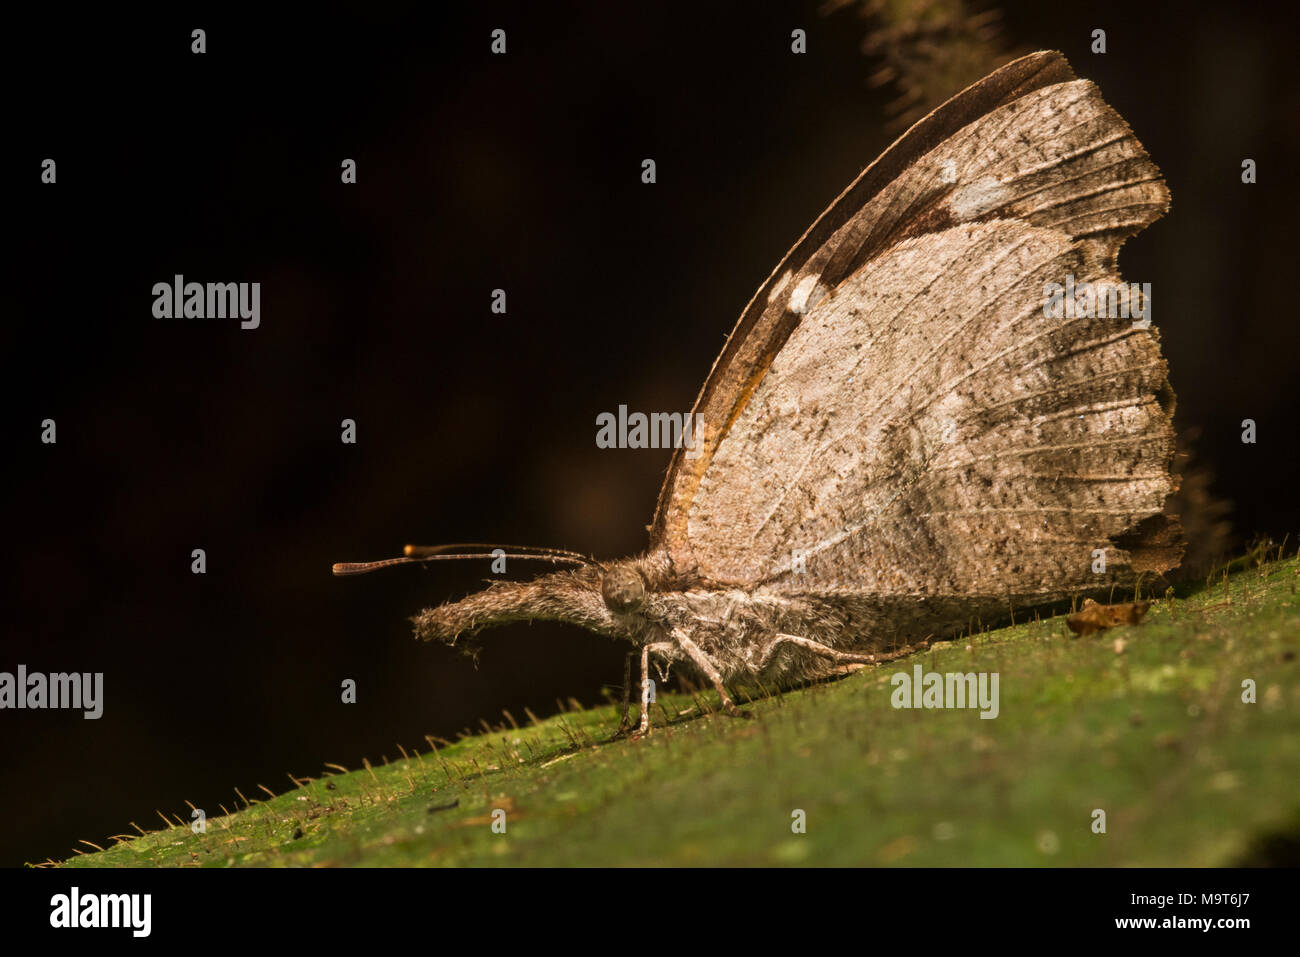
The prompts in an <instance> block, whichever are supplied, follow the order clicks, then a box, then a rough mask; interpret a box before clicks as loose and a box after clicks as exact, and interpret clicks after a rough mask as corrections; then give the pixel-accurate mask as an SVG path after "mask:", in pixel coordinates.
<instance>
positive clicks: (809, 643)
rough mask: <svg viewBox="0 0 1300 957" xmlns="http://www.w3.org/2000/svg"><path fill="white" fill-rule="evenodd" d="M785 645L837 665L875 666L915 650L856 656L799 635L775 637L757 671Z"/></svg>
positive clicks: (759, 662) (761, 659) (779, 635)
mask: <svg viewBox="0 0 1300 957" xmlns="http://www.w3.org/2000/svg"><path fill="white" fill-rule="evenodd" d="M783 644H790V645H798V646H799V647H800V648H807V649H808V650H809V651H811V652H812V653H813V654H816V655H821V656H822V657H823V658H829V659H830V660H831V661H834V662H835V663H836V664H840V665H852V664H860V665H874V664H880V663H881V662H885V661H892V660H893V659H895V658H901V657H903V655H910V654H911V653H912V652H913V651H914V650H915V649H914V648H912V646H910V645H908V646H906V647H904V648H901V649H898V650H896V651H889V652H882V653H880V654H872V655H856V654H853V653H852V652H848V651H840V650H838V649H836V648H832V647H831V646H830V645H823V644H822V643H821V642H820V641H813V640H812V639H811V638H801V637H800V636H798V635H783V634H777V635H775V636H774V637H773V638H772V640H771V642H769V643H768V646H767V647H766V648H764V649H763V655H762V657H761V658H759V660H758V664H756V665H755V666H754V670H755V671H762V670H763V669H764V668H766V667H767V666H768V665H769V664H771V662H772V656H773V655H775V654H776V651H777V648H779V647H780V646H781V645H783Z"/></svg>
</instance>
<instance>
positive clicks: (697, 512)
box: [653, 53, 1178, 597]
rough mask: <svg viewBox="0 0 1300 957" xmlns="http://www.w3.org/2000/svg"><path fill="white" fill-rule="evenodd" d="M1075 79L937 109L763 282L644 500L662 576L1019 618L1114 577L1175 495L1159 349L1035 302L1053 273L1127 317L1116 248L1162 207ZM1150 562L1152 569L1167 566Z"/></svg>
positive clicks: (972, 93)
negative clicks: (659, 483) (683, 447)
mask: <svg viewBox="0 0 1300 957" xmlns="http://www.w3.org/2000/svg"><path fill="white" fill-rule="evenodd" d="M1072 76H1073V74H1072V73H1071V72H1070V70H1069V66H1068V64H1067V63H1066V62H1065V60H1064V58H1063V57H1061V56H1060V55H1059V54H1050V53H1044V54H1035V55H1033V56H1031V57H1026V58H1024V59H1022V60H1018V61H1016V62H1015V63H1012V64H1009V65H1008V66H1007V67H1004V68H1003V69H1002V70H999V71H997V72H995V73H994V74H992V75H990V76H989V77H987V78H986V79H985V80H983V81H981V82H980V83H978V84H976V85H975V86H973V87H971V88H970V89H968V90H967V91H965V92H964V93H962V94H960V95H959V96H958V97H956V98H954V99H953V100H951V101H949V102H948V103H947V104H945V105H944V106H942V107H940V108H939V109H938V110H936V111H935V112H934V113H933V114H931V115H930V116H929V117H927V118H926V119H925V120H923V121H922V122H921V123H919V124H917V126H916V127H913V129H912V130H911V131H909V133H908V134H906V135H905V136H904V137H903V138H902V139H900V140H899V141H898V142H897V143H895V145H894V146H893V147H891V148H890V150H889V151H887V152H886V153H885V154H884V155H883V156H882V157H881V158H880V159H879V160H877V161H876V163H874V164H872V166H871V167H869V168H868V169H867V170H866V171H864V173H863V174H862V176H861V177H859V179H858V180H857V181H855V183H854V185H853V186H851V187H850V188H849V189H848V190H846V191H845V193H844V194H842V195H841V197H840V198H839V199H838V200H837V201H836V203H835V205H833V206H832V207H831V209H830V210H828V211H827V212H826V213H825V214H823V216H822V217H821V218H820V219H819V220H818V222H817V223H816V224H814V226H813V227H812V229H810V230H809V232H808V234H807V235H805V237H804V238H803V239H802V240H801V241H800V243H799V244H798V245H796V247H795V249H794V250H792V251H791V253H790V254H789V255H788V256H787V257H786V259H785V260H784V261H783V263H782V264H781V265H780V266H778V268H777V270H776V271H775V272H774V273H773V275H772V277H771V278H769V280H768V281H767V283H765V284H764V286H763V287H762V288H761V289H760V290H759V292H758V294H757V295H756V296H755V298H754V300H752V301H751V303H750V305H749V306H748V307H747V308H746V310H745V312H744V313H743V314H742V317H741V320H740V322H739V323H738V325H737V328H736V330H735V331H733V333H732V337H731V339H730V340H729V342H728V345H727V348H726V349H725V350H724V352H723V354H722V355H721V356H720V357H719V359H718V361H717V362H716V363H715V365H714V369H713V372H712V373H711V375H710V377H709V380H708V382H707V383H706V384H705V387H704V390H703V391H702V393H701V396H700V399H699V401H698V402H697V405H696V412H697V413H699V414H700V416H701V419H702V428H701V430H700V441H699V447H698V453H699V454H698V457H695V458H693V459H690V458H686V457H685V456H683V455H681V454H680V452H679V454H678V455H677V456H676V457H675V458H674V462H673V465H672V467H671V468H670V471H669V475H668V478H667V480H666V482H665V485H664V490H663V492H662V493H661V498H660V507H659V512H658V514H657V516H656V522H655V525H654V526H653V533H654V535H653V539H654V541H653V544H654V545H657V546H662V547H663V548H664V549H666V550H667V552H668V554H669V556H670V558H671V559H672V561H673V563H674V565H675V566H676V567H677V568H678V569H679V570H683V571H685V570H689V571H691V572H692V573H694V574H697V575H700V576H702V577H704V578H706V579H709V580H712V581H715V582H720V583H737V584H747V585H752V584H755V583H767V584H769V585H770V586H772V587H776V588H784V587H788V588H790V589H791V590H799V591H822V592H825V591H836V590H841V589H844V590H852V591H855V592H857V593H859V594H861V593H867V594H931V595H963V594H971V595H989V594H998V595H1016V596H1020V597H1025V596H1033V595H1057V594H1061V593H1064V592H1065V591H1066V590H1068V589H1070V588H1072V587H1082V586H1095V585H1098V584H1103V583H1104V582H1105V581H1109V580H1126V576H1130V577H1131V572H1132V568H1133V566H1134V564H1135V560H1136V558H1137V554H1138V552H1137V550H1135V549H1133V548H1126V547H1123V546H1124V545H1125V544H1127V545H1132V544H1133V543H1146V542H1147V541H1148V540H1149V539H1151V538H1152V537H1153V535H1154V534H1155V532H1156V531H1158V529H1156V528H1155V525H1158V524H1159V519H1158V516H1159V513H1160V511H1161V508H1162V507H1163V504H1164V501H1165V498H1166V497H1167V496H1168V494H1169V493H1170V492H1171V491H1172V489H1173V480H1172V479H1171V477H1170V475H1169V465H1170V462H1171V459H1172V454H1173V432H1172V426H1171V424H1170V414H1171V410H1172V393H1171V392H1170V391H1169V389H1168V385H1167V382H1166V378H1165V365H1164V361H1163V359H1162V358H1161V356H1160V352H1159V344H1158V338H1157V336H1156V334H1155V332H1154V331H1153V330H1151V329H1149V328H1146V329H1144V328H1139V327H1135V326H1134V324H1133V323H1132V321H1131V320H1124V321H1118V320H1115V319H1093V318H1087V317H1072V318H1059V319H1048V318H1047V317H1046V316H1045V315H1044V310H1043V305H1044V298H1045V289H1046V287H1047V284H1049V283H1063V282H1065V280H1066V277H1067V276H1070V277H1073V281H1074V282H1075V283H1076V284H1082V283H1084V282H1091V283H1094V284H1097V287H1098V288H1101V289H1103V290H1105V289H1108V288H1113V289H1115V290H1116V299H1117V302H1118V301H1123V302H1125V303H1126V304H1130V300H1129V299H1128V298H1127V297H1126V296H1122V295H1120V294H1119V290H1120V288H1121V287H1120V285H1119V284H1120V280H1119V276H1118V273H1117V271H1116V267H1115V257H1116V253H1117V251H1118V248H1119V246H1120V244H1121V243H1122V242H1123V240H1124V239H1126V238H1127V237H1128V236H1130V235H1132V234H1133V233H1135V232H1137V231H1139V230H1140V229H1142V228H1143V227H1145V226H1146V225H1147V224H1148V223H1150V222H1152V221H1153V220H1154V219H1156V218H1157V217H1158V216H1160V215H1161V214H1162V213H1163V212H1164V211H1165V210H1166V209H1167V208H1168V192H1167V190H1166V189H1165V186H1164V183H1163V181H1162V180H1161V178H1160V174H1159V171H1158V170H1156V168H1155V167H1154V165H1153V164H1152V163H1151V162H1150V160H1149V158H1148V157H1147V155H1146V153H1145V152H1144V151H1143V149H1142V147H1141V145H1140V144H1139V143H1138V142H1137V140H1136V138H1134V137H1133V134H1132V132H1131V131H1130V130H1129V129H1128V127H1127V125H1125V123H1124V121H1123V120H1122V119H1121V118H1120V117H1119V116H1118V115H1117V114H1116V113H1115V112H1114V111H1113V110H1111V109H1110V108H1109V107H1108V106H1107V105H1106V104H1105V103H1104V101H1103V100H1102V99H1101V96H1100V94H1099V92H1098V91H1097V88H1096V87H1095V86H1094V85H1093V84H1091V83H1089V82H1087V81H1079V80H1074V79H1072ZM1124 289H1125V290H1126V289H1127V287H1124ZM1175 537H1176V536H1175ZM1165 544H1167V545H1170V546H1171V547H1170V548H1168V549H1166V550H1165V551H1164V552H1160V553H1158V554H1157V553H1150V554H1154V555H1155V557H1154V558H1153V559H1151V562H1152V563H1153V567H1157V566H1159V565H1160V563H1161V562H1162V561H1163V562H1164V563H1165V567H1167V565H1168V564H1169V562H1170V561H1176V555H1177V551H1178V549H1177V547H1176V542H1166V543H1165ZM1097 549H1103V550H1105V552H1106V560H1107V569H1108V570H1107V573H1106V575H1105V576H1104V577H1101V578H1099V577H1097V576H1096V574H1095V572H1094V565H1093V563H1094V561H1095V556H1094V552H1095V551H1096V550H1097ZM1170 556H1173V557H1172V558H1171V557H1170ZM1144 560H1145V559H1144Z"/></svg>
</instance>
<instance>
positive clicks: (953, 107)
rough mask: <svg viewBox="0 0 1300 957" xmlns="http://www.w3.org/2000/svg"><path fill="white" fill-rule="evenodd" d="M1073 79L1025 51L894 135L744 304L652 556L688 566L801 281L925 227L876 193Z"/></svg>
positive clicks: (675, 479)
mask: <svg viewBox="0 0 1300 957" xmlns="http://www.w3.org/2000/svg"><path fill="white" fill-rule="evenodd" d="M1073 78H1074V73H1073V71H1072V70H1071V69H1070V65H1069V63H1067V62H1066V60H1065V58H1064V57H1063V56H1061V55H1060V54H1059V53H1034V54H1031V55H1029V56H1026V57H1022V58H1020V59H1019V60H1016V61H1014V62H1012V63H1009V64H1007V65H1006V66H1004V67H1002V68H1001V69H999V70H997V71H995V72H994V73H992V74H990V75H989V76H987V77H985V78H984V79H983V80H980V81H979V82H978V83H975V84H974V85H972V86H971V87H969V88H968V89H966V90H964V91H962V92H961V93H960V94H958V95H957V96H955V97H953V98H952V99H951V100H949V101H948V102H947V103H945V104H943V105H942V106H940V107H939V108H938V109H936V110H935V111H934V112H932V113H931V114H930V115H929V116H927V117H925V118H924V119H923V120H921V121H920V122H918V123H917V124H916V125H914V126H913V127H912V128H911V129H909V130H908V131H907V132H906V133H904V134H903V135H902V136H900V137H899V138H898V140H897V141H896V142H895V143H894V144H893V145H892V146H891V147H890V148H889V149H888V150H886V151H885V152H884V153H883V154H881V156H880V157H879V158H878V159H877V160H876V161H875V162H873V163H872V164H871V165H870V166H868V167H867V168H866V169H865V170H863V171H862V173H861V174H860V175H859V176H858V178H857V179H856V180H854V181H853V183H851V184H850V185H849V186H848V188H847V189H845V190H844V191H843V192H842V193H841V194H840V195H839V197H838V198H837V199H836V200H835V202H834V203H832V204H831V206H830V208H828V209H827V210H826V211H825V212H824V213H822V215H821V216H819V217H818V219H817V221H816V222H815V223H813V225H812V226H810V227H809V228H808V231H807V232H806V233H804V235H803V236H802V237H801V238H800V239H799V241H798V242H797V243H795V245H794V247H793V248H792V249H791V250H790V252H788V253H787V254H786V256H785V258H784V259H782V260H781V262H780V264H778V266H777V267H776V269H775V270H773V272H772V275H771V276H769V277H768V279H767V281H766V282H764V283H763V285H762V286H760V287H759V289H758V291H757V292H756V293H755V294H754V297H753V298H752V299H751V300H750V301H749V303H748V305H746V307H745V309H744V311H743V312H742V313H741V315H740V318H739V319H738V320H737V322H736V326H735V328H734V329H733V330H732V331H731V335H730V336H729V337H728V338H727V344H726V346H724V348H723V350H722V353H721V354H720V355H719V356H718V358H717V359H716V360H715V361H714V363H713V369H712V371H711V372H710V373H709V376H708V378H707V379H706V380H705V383H704V386H703V387H702V388H701V390H700V395H699V397H698V398H697V399H696V401H695V406H694V412H695V413H696V416H697V419H696V421H697V422H699V423H700V424H699V428H698V430H697V434H696V436H695V441H694V449H693V450H692V453H691V455H690V456H686V455H685V454H684V451H683V450H682V449H680V448H679V449H677V450H676V451H675V452H674V454H673V459H672V462H671V464H670V465H669V468H668V474H667V476H666V477H665V479H664V484H663V488H662V489H661V490H660V493H659V504H658V508H657V509H656V512H655V519H654V524H653V525H652V526H651V536H650V544H651V548H652V549H660V548H663V549H665V550H666V551H667V552H668V554H669V555H670V557H672V558H673V560H674V562H675V563H676V564H677V565H678V566H679V567H682V568H686V567H689V566H690V564H691V556H690V543H689V540H688V536H687V522H688V519H689V513H690V509H691V505H692V502H693V501H694V497H695V493H696V491H697V490H698V488H699V483H700V480H701V479H702V478H703V476H704V473H705V472H706V471H707V470H708V469H709V466H710V463H711V461H712V458H713V453H714V451H715V450H716V449H717V447H718V444H719V443H720V442H721V440H722V439H723V438H724V437H725V436H726V434H727V431H728V430H729V428H730V427H731V425H732V423H733V422H734V421H735V418H736V416H737V415H739V413H740V411H741V410H742V409H743V408H744V405H745V403H746V402H747V401H748V400H749V398H750V396H751V395H752V394H753V389H754V387H755V386H756V385H757V384H758V382H759V381H761V379H762V378H763V376H764V375H765V374H766V371H767V366H768V364H769V363H770V362H771V360H772V358H773V357H774V356H775V355H776V354H777V352H779V351H780V349H781V346H782V345H783V344H784V343H785V340H786V338H788V336H789V335H790V332H791V331H792V330H793V329H794V328H795V327H796V326H797V325H798V324H799V321H800V319H801V317H802V312H803V305H804V303H802V302H794V301H792V298H791V297H792V295H793V294H794V293H795V292H796V291H808V290H809V289H810V287H809V286H808V283H810V282H811V283H816V282H819V281H820V282H821V283H822V284H823V285H824V286H826V287H828V288H829V287H830V286H833V285H837V284H838V283H839V282H840V281H842V280H843V279H845V278H847V276H848V275H849V274H850V270H851V269H852V268H853V267H854V265H855V264H858V263H860V262H865V260H866V257H868V256H870V255H871V254H872V253H873V252H875V251H878V249H877V248H875V247H878V246H880V245H883V244H884V243H885V242H888V241H889V240H890V239H891V238H897V237H899V236H901V235H902V234H903V233H904V232H906V231H908V230H915V229H923V228H924V226H923V224H922V223H920V222H918V221H916V220H914V219H909V218H908V217H907V216H906V214H904V215H902V216H900V215H899V214H898V213H897V212H892V213H891V212H888V211H887V210H885V209H884V208H883V207H882V204H880V203H878V202H877V203H873V202H872V201H873V199H876V198H877V197H878V196H879V194H880V192H881V190H883V189H886V188H887V187H889V186H891V184H894V183H896V182H898V181H900V180H903V179H908V180H915V179H916V177H915V176H910V175H908V174H909V172H910V170H911V168H912V167H913V165H914V163H915V162H916V161H917V159H918V158H919V157H922V156H924V155H926V154H927V153H928V152H930V151H932V150H933V149H935V148H936V147H938V146H940V145H941V144H943V143H944V142H945V141H946V140H948V139H949V137H951V136H952V135H953V134H955V133H957V132H959V131H960V130H961V129H962V128H963V127H966V126H967V125H968V124H970V123H971V122H972V121H975V120H977V119H978V118H979V117H981V116H984V115H985V114H987V113H988V112H989V111H990V110H995V109H997V108H998V107H1001V106H1004V105H1006V104H1009V103H1013V102H1015V101H1016V100H1018V99H1019V98H1020V97H1022V96H1024V95H1025V94H1027V93H1030V92H1033V91H1034V90H1038V89H1042V88H1044V87H1046V86H1050V85H1052V84H1056V83H1061V82H1065V81H1068V80H1071V79H1073ZM954 185H955V184H937V185H936V184H934V183H930V184H929V188H930V189H931V191H933V190H936V189H937V190H939V191H940V192H942V191H943V190H945V189H949V188H950V187H952V186H954ZM873 226H874V227H875V228H876V238H875V241H874V245H873V246H868V245H867V244H866V243H865V242H864V240H863V234H864V233H866V232H868V231H870V230H871V229H872V227H873ZM837 253H838V255H837ZM832 260H833V261H832ZM810 277H811V278H810ZM792 280H793V281H792ZM801 283H802V284H803V286H802V287H801Z"/></svg>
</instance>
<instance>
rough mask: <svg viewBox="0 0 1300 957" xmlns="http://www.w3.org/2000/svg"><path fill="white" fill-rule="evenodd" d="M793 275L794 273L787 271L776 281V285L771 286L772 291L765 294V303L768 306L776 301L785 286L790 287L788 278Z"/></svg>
mask: <svg viewBox="0 0 1300 957" xmlns="http://www.w3.org/2000/svg"><path fill="white" fill-rule="evenodd" d="M793 275H794V271H793V270H790V269H787V270H786V271H785V272H784V273H783V274H782V275H781V278H780V279H778V280H777V281H776V283H775V284H774V285H773V286H772V291H771V292H769V293H768V294H767V301H768V304H769V305H771V303H772V301H773V300H774V299H776V297H777V296H779V295H781V293H782V292H784V291H785V287H786V286H788V285H790V277H791V276H793Z"/></svg>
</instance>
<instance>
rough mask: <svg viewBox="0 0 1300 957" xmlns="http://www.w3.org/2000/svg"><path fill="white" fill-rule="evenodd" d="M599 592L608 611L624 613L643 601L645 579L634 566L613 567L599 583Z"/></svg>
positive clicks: (631, 610) (639, 605)
mask: <svg viewBox="0 0 1300 957" xmlns="http://www.w3.org/2000/svg"><path fill="white" fill-rule="evenodd" d="M600 594H601V597H602V598H604V599H605V604H606V606H608V608H609V610H610V611H614V612H618V613H619V614H622V615H626V614H627V613H629V612H633V611H636V610H637V609H638V608H640V607H641V603H642V602H643V601H645V581H644V580H642V578H641V573H640V572H638V571H637V570H636V569H635V568H626V567H623V568H613V569H611V570H610V571H608V572H606V574H605V578H604V580H603V581H602V582H601V583H600Z"/></svg>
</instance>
